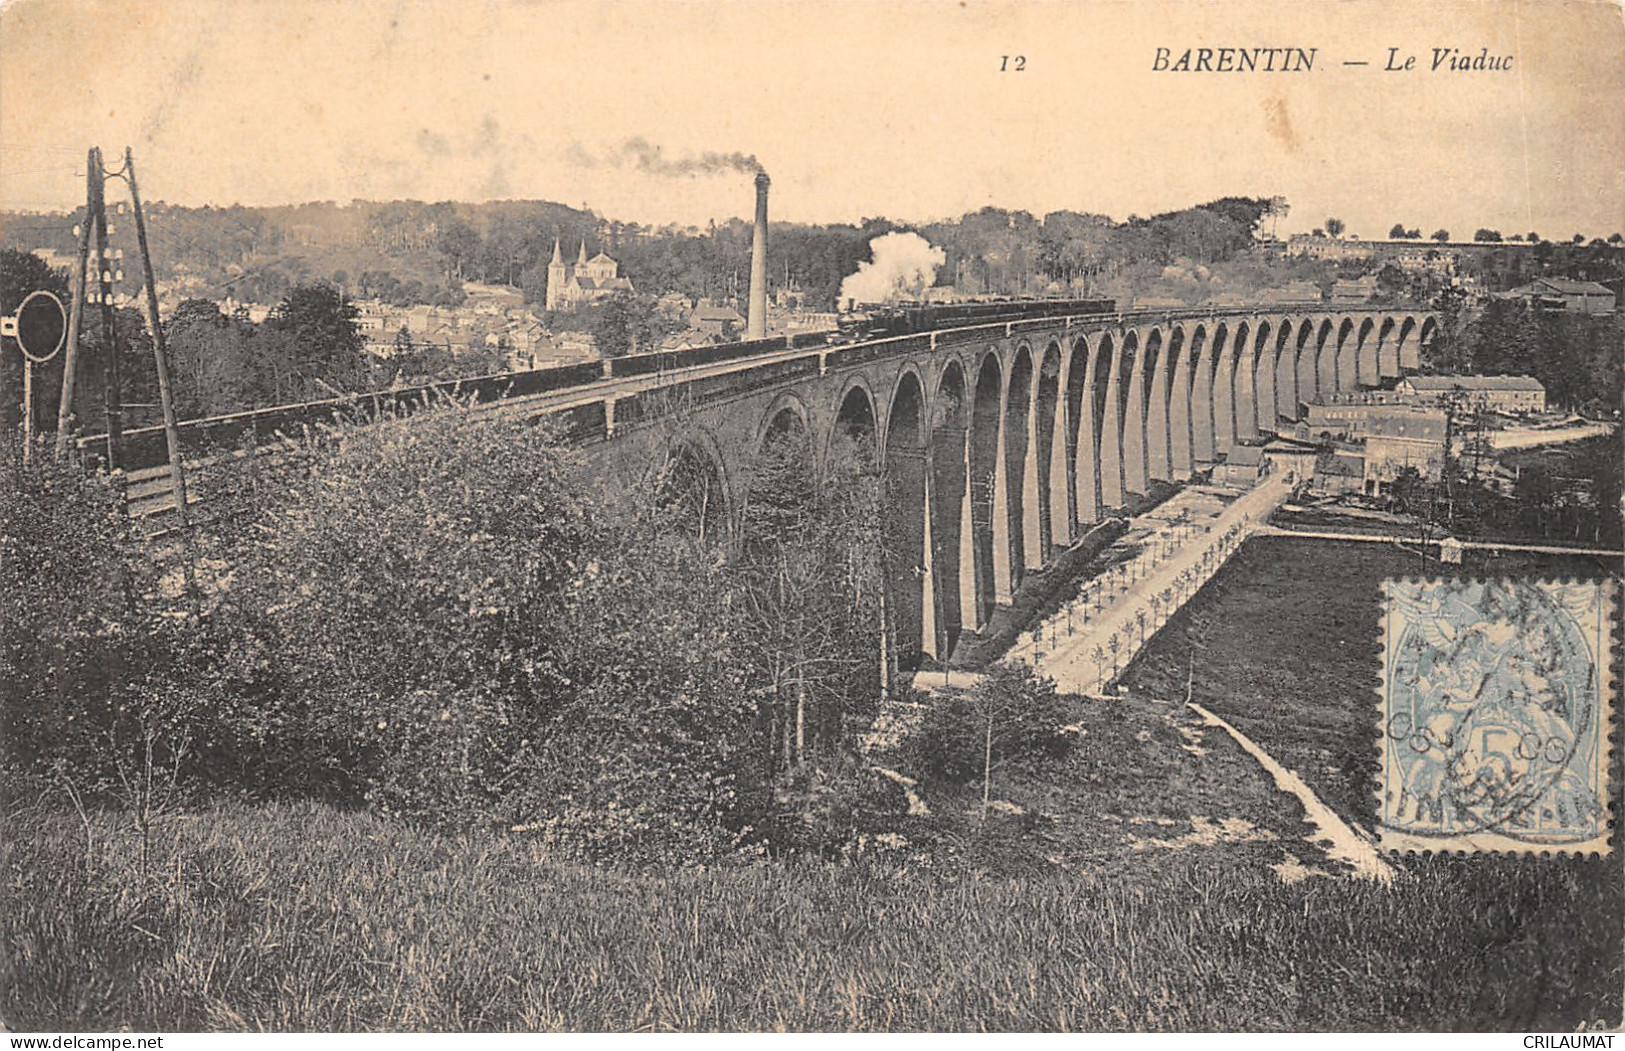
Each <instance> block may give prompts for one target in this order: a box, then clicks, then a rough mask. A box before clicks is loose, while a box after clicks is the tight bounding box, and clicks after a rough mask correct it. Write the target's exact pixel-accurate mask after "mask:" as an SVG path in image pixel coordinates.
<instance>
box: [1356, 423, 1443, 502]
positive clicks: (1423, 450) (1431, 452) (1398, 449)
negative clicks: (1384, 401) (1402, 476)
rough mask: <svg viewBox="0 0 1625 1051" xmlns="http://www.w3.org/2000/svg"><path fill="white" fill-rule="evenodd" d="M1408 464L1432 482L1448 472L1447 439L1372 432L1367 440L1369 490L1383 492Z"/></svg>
mask: <svg viewBox="0 0 1625 1051" xmlns="http://www.w3.org/2000/svg"><path fill="white" fill-rule="evenodd" d="M1407 467H1409V468H1414V469H1415V470H1416V472H1417V473H1418V474H1419V475H1421V476H1422V477H1423V478H1425V479H1427V480H1428V481H1430V482H1437V481H1438V480H1439V479H1440V478H1441V477H1443V476H1444V442H1443V441H1442V440H1441V441H1427V440H1423V439H1419V438H1406V437H1402V436H1397V435H1372V436H1370V437H1368V438H1366V440H1365V483H1366V484H1365V491H1366V492H1368V493H1380V492H1382V491H1383V490H1384V489H1386V488H1387V487H1388V484H1389V483H1390V482H1392V481H1393V480H1394V479H1395V478H1397V477H1399V473H1400V472H1401V471H1403V470H1405V469H1406V468H1407Z"/></svg>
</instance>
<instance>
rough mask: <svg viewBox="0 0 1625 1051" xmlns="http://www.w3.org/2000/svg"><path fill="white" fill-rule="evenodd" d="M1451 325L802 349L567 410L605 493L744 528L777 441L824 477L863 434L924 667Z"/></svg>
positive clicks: (1405, 320) (1123, 333)
mask: <svg viewBox="0 0 1625 1051" xmlns="http://www.w3.org/2000/svg"><path fill="white" fill-rule="evenodd" d="M1435 327H1436V319H1435V318H1434V316H1433V315H1431V314H1429V313H1426V312H1422V311H1414V310H1397V309H1375V310H1350V311H1340V312H1320V311H1308V312H1302V313H1279V314H1278V313H1262V312H1252V311H1229V312H1224V313H1207V312H1203V313H1196V312H1190V313H1175V314H1158V315H1155V316H1148V315H1144V314H1131V315H1124V314H1105V315H1098V314H1097V315H1081V316H1071V317H1046V318H1041V319H1033V320H1019V321H1011V322H1005V323H999V324H994V325H981V326H974V327H967V328H960V329H949V330H941V331H936V332H930V333H925V334H920V335H911V336H902V337H896V338H892V339H883V340H874V341H869V342H862V343H854V344H845V345H831V346H825V347H817V348H808V349H806V350H805V351H802V352H799V353H798V352H795V351H793V350H788V349H787V350H786V351H785V352H784V353H780V354H773V355H767V356H763V357H761V358H759V359H756V362H757V363H756V364H754V365H752V366H751V367H748V368H744V369H740V370H734V371H730V372H727V373H725V374H721V375H712V376H709V377H706V378H703V379H692V380H691V379H684V378H682V377H680V376H678V375H673V376H671V377H670V378H669V381H665V380H663V381H662V382H659V383H656V384H653V385H646V386H644V387H643V388H642V389H640V390H637V391H635V392H631V393H625V394H617V393H615V392H613V391H611V392H608V393H606V394H604V395H603V396H602V397H599V396H598V395H596V394H595V395H594V399H593V400H592V401H588V402H583V403H580V404H576V405H573V406H571V407H569V408H567V409H562V410H556V411H560V412H562V413H567V414H568V413H573V414H575V415H574V416H573V417H572V419H573V421H574V422H573V424H572V427H571V430H572V432H573V433H575V434H577V435H578V436H580V437H582V438H584V439H585V441H584V442H583V445H584V447H585V448H586V450H587V453H588V455H589V457H601V458H603V459H602V463H603V466H604V467H605V468H606V471H605V476H606V479H609V478H612V477H613V476H614V475H615V474H616V473H617V472H618V471H637V470H640V469H647V466H648V465H649V464H650V463H653V462H656V461H663V462H667V463H676V464H680V465H681V470H680V471H679V472H678V473H679V474H680V475H681V476H682V477H683V478H684V479H685V480H686V481H685V483H684V484H686V485H690V486H699V487H701V488H702V489H703V490H704V493H705V502H706V504H707V505H708V506H710V507H711V508H712V509H713V512H714V514H715V515H716V516H717V519H718V520H719V521H726V522H727V523H728V524H729V525H730V527H737V526H738V525H739V523H740V522H741V520H742V511H743V508H744V507H745V505H746V504H747V503H748V501H749V499H750V486H751V479H750V475H751V465H752V462H753V460H754V459H755V458H756V456H757V455H758V453H759V451H760V450H761V449H762V448H763V446H764V444H765V443H767V442H768V441H770V440H772V441H787V442H789V443H791V447H792V448H795V449H798V450H799V451H800V455H802V456H804V457H805V459H806V462H807V464H808V465H809V467H810V468H811V469H812V470H814V471H815V472H822V471H824V470H828V469H830V465H831V463H832V462H833V457H832V454H831V450H832V449H833V448H835V447H836V444H837V440H838V439H839V438H849V439H855V440H856V441H857V443H858V447H859V448H862V449H866V450H868V451H869V453H868V455H869V458H870V465H871V466H872V468H873V469H874V470H877V471H879V472H880V473H881V474H882V476H883V478H884V482H885V486H886V488H885V492H886V499H887V509H888V513H887V514H886V515H885V516H884V518H885V523H884V528H885V529H886V531H887V536H886V548H887V552H888V558H889V566H888V575H889V578H890V585H891V586H890V587H889V589H888V593H889V595H890V602H891V605H892V609H893V611H894V612H893V614H892V615H893V618H894V623H895V625H896V634H897V640H898V657H899V660H900V662H902V663H904V664H912V663H917V662H918V660H919V658H920V657H921V656H922V655H929V656H932V657H936V658H939V659H942V660H946V659H948V657H949V655H951V654H952V653H953V650H954V647H955V645H956V643H957V642H958V640H959V638H960V636H961V634H962V633H963V632H966V631H968V630H975V629H978V628H982V627H984V626H986V625H987V624H988V623H989V621H990V620H991V618H992V617H993V615H994V612H995V610H996V609H997V608H998V606H999V605H1000V604H1007V603H1009V602H1010V601H1011V598H1012V596H1013V595H1014V593H1015V590H1016V589H1017V588H1018V587H1019V586H1020V585H1021V582H1022V580H1023V578H1024V577H1026V576H1027V575H1028V574H1030V573H1032V572H1033V571H1034V570H1037V569H1040V568H1042V567H1044V566H1045V565H1047V564H1048V563H1049V562H1050V561H1051V560H1052V559H1053V558H1054V557H1055V556H1056V555H1058V554H1059V553H1060V552H1062V551H1064V550H1066V549H1067V548H1068V547H1069V546H1071V545H1072V544H1074V543H1076V542H1077V541H1078V540H1079V539H1081V538H1082V537H1083V536H1084V535H1085V534H1086V533H1087V532H1088V531H1089V530H1090V529H1091V528H1092V527H1093V526H1094V525H1095V524H1096V523H1098V522H1100V521H1101V520H1102V519H1103V518H1105V517H1107V516H1108V515H1110V514H1111V513H1112V512H1113V511H1115V510H1117V509H1119V508H1122V507H1124V506H1125V505H1128V504H1131V503H1133V502H1134V500H1135V498H1136V495H1137V494H1144V493H1146V492H1147V491H1148V490H1149V489H1150V487H1151V483H1152V482H1154V481H1162V482H1171V483H1177V482H1180V481H1184V480H1186V479H1189V478H1191V477H1192V475H1193V473H1195V472H1198V471H1201V470H1203V469H1205V468H1206V467H1208V466H1211V465H1212V464H1213V463H1215V462H1217V461H1219V460H1221V459H1223V458H1224V456H1225V455H1226V454H1227V452H1228V451H1229V450H1230V448H1231V447H1232V446H1233V445H1235V444H1237V443H1244V442H1254V441H1257V440H1259V438H1260V436H1261V435H1262V434H1264V433H1266V432H1274V431H1276V430H1277V429H1278V428H1279V427H1280V426H1281V423H1282V421H1290V420H1294V419H1297V418H1299V417H1300V416H1301V412H1302V408H1301V407H1302V405H1303V404H1304V403H1306V402H1310V401H1314V400H1315V399H1317V398H1319V397H1324V396H1326V395H1329V394H1332V393H1336V392H1346V391H1352V390H1356V389H1360V388H1367V387H1376V386H1379V385H1381V384H1382V383H1383V381H1384V380H1390V381H1391V380H1392V379H1393V378H1395V377H1398V376H1399V375H1401V374H1402V373H1403V372H1404V371H1406V370H1413V369H1415V368H1417V367H1418V365H1419V362H1420V357H1421V349H1422V347H1423V346H1424V345H1425V344H1427V343H1428V342H1429V341H1430V340H1431V339H1432V337H1433V333H1434V330H1435ZM622 360H626V359H622ZM595 439H601V440H595Z"/></svg>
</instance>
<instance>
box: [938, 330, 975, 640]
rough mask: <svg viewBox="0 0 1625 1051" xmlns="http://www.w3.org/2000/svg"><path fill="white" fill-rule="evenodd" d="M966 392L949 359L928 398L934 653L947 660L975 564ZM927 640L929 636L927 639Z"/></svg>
mask: <svg viewBox="0 0 1625 1051" xmlns="http://www.w3.org/2000/svg"><path fill="white" fill-rule="evenodd" d="M969 397H970V392H969V391H968V390H967V389H966V383H965V366H964V364H963V363H961V362H960V361H959V360H958V358H949V359H948V360H947V361H945V362H944V363H943V365H942V368H941V370H940V371H939V373H938V375H937V389H936V393H935V394H934V395H932V397H931V455H930V457H929V462H930V468H931V486H930V489H931V545H932V546H931V572H932V576H933V580H932V585H933V586H932V594H933V597H934V598H935V600H936V606H935V613H936V639H935V640H934V641H935V642H936V645H935V647H934V654H935V656H936V658H937V659H938V660H940V661H947V659H948V657H949V655H950V654H952V653H953V651H954V647H955V646H956V645H958V644H959V636H960V634H961V632H963V631H964V627H965V615H966V612H967V611H969V613H970V615H971V616H973V617H974V616H975V610H976V589H975V584H976V567H975V562H974V557H975V556H974V554H973V553H972V552H971V544H970V538H971V523H970V517H971V511H970V486H969V485H968V484H967V483H968V482H969V477H970V476H969V471H970V464H969V461H968V459H967V456H968V454H969V451H970V441H969V438H970V430H969V428H970V408H971V407H970V401H969ZM928 641H933V640H930V639H929V637H928Z"/></svg>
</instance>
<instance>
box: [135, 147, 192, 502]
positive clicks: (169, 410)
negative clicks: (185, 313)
mask: <svg viewBox="0 0 1625 1051" xmlns="http://www.w3.org/2000/svg"><path fill="white" fill-rule="evenodd" d="M124 181H125V182H127V183H128V184H129V186H130V202H131V206H132V208H133V209H134V211H135V236H136V243H137V244H138V245H139V246H140V249H141V271H142V275H143V279H144V281H145V284H146V286H147V324H148V325H149V326H151V328H152V357H153V364H154V365H155V366H156V367H157V369H158V400H159V402H161V403H162V406H163V410H164V443H165V444H166V445H167V446H168V447H169V476H170V478H171V479H172V480H173V482H174V488H175V514H176V518H177V521H179V523H180V528H181V532H182V533H183V534H184V533H185V532H186V471H185V469H184V468H183V467H182V465H181V432H180V428H179V427H178V426H177V425H176V423H175V399H174V397H173V395H172V394H171V391H170V386H169V355H168V351H167V349H166V348H165V346H164V329H163V326H162V325H160V324H159V323H158V285H157V282H156V280H155V279H154V277H153V273H152V253H151V252H150V251H149V250H148V249H147V219H146V215H145V214H144V213H143V212H142V210H141V191H140V189H139V188H137V186H136V184H135V157H134V156H133V155H132V154H131V152H130V148H129V147H128V146H126V147H124Z"/></svg>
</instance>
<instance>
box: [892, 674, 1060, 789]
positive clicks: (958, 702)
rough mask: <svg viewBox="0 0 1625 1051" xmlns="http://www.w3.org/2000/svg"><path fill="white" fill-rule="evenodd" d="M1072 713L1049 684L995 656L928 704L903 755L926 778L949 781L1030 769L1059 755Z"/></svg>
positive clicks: (967, 780) (956, 781) (959, 782)
mask: <svg viewBox="0 0 1625 1051" xmlns="http://www.w3.org/2000/svg"><path fill="white" fill-rule="evenodd" d="M1075 715H1076V713H1075V710H1074V707H1073V705H1072V704H1071V702H1070V701H1068V700H1067V699H1066V698H1063V697H1061V696H1058V695H1057V694H1056V692H1055V684H1054V683H1053V682H1051V681H1050V680H1048V679H1045V678H1043V677H1041V676H1039V675H1038V674H1037V673H1036V672H1034V671H1033V670H1032V669H1031V668H1030V667H1028V666H1027V665H1024V664H1016V663H1012V662H1001V663H999V664H995V665H993V666H992V667H991V668H989V669H988V671H987V674H986V675H984V676H983V677H982V679H981V680H980V681H978V682H977V683H976V685H975V686H974V687H972V688H971V689H970V690H969V691H968V692H965V693H960V694H955V695H953V696H952V697H949V698H948V699H946V700H942V701H938V702H937V703H935V705H934V706H933V707H932V708H931V709H930V711H928V712H927V713H926V716H925V719H924V720H923V721H922V722H921V724H920V728H919V729H918V730H917V731H916V732H915V733H914V735H913V736H912V737H911V738H910V739H909V740H908V741H907V742H905V745H904V747H905V749H906V750H907V754H908V760H907V761H908V762H909V763H910V765H911V768H912V769H915V770H918V771H919V772H920V774H921V775H922V776H924V777H926V778H929V779H931V780H936V781H945V782H948V783H949V784H956V785H963V784H968V783H969V782H971V781H975V780H982V779H986V778H988V777H989V775H990V774H992V773H996V772H997V771H999V770H1001V769H1007V768H1014V769H1018V770H1028V771H1030V770H1033V769H1036V768H1038V767H1040V766H1042V765H1043V764H1045V763H1048V762H1051V761H1054V760H1057V759H1060V758H1062V757H1064V756H1065V755H1066V753H1067V751H1068V750H1069V749H1070V748H1071V747H1072V744H1073V742H1074V741H1075V740H1076V734H1074V733H1072V732H1069V730H1068V727H1069V726H1071V724H1072V723H1073V721H1074V718H1075Z"/></svg>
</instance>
